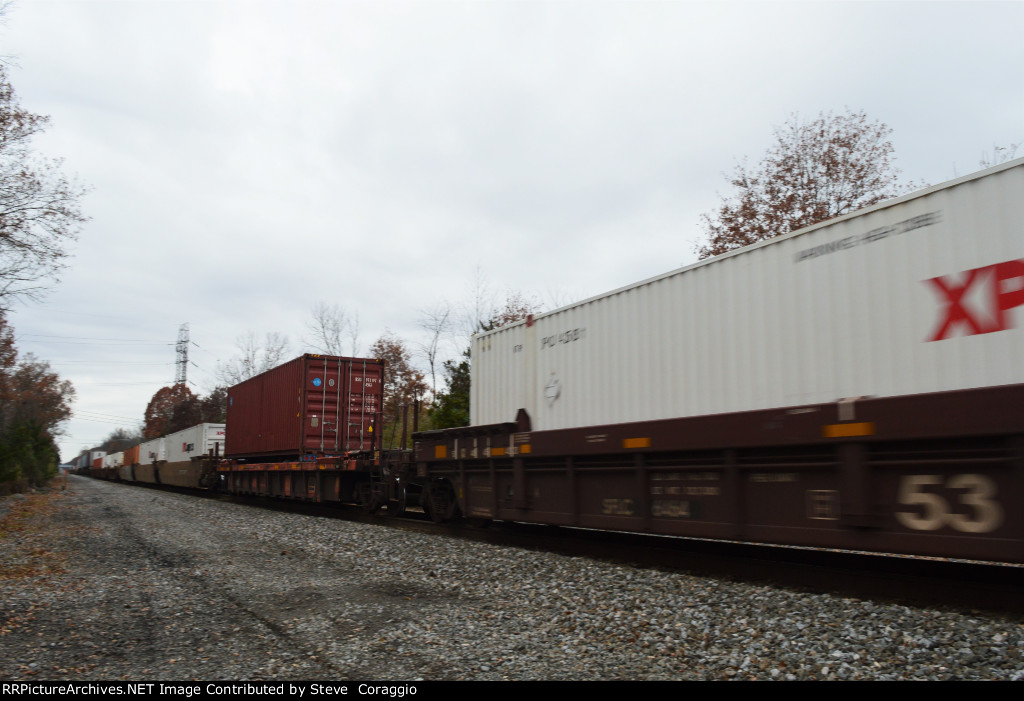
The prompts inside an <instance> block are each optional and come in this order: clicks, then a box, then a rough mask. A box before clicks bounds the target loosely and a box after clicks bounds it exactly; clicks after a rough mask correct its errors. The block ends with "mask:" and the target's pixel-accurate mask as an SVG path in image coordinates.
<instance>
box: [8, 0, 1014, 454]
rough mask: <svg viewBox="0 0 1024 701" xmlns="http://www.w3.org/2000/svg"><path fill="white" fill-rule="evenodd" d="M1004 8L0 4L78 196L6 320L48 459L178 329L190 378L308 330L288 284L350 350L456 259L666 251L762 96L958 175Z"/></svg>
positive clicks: (531, 270)
mask: <svg viewBox="0 0 1024 701" xmlns="http://www.w3.org/2000/svg"><path fill="white" fill-rule="evenodd" d="M1022 30H1024V3H1020V2H1000V3H982V2H970V3H966V2H965V3H931V2H913V3H890V2H875V3H867V2H845V3H839V2H835V3H826V2H815V3H802V2H789V3H785V2H783V3H777V2H714V3H699V2H655V3H645V2H593V1H588V2H582V1H580V2H468V3H464V2H388V1H387V0H370V1H367V2H341V1H333V2H296V1H295V0H289V1H288V2H253V1H251V0H247V1H245V2H203V1H198V0H197V1H194V2H170V1H167V2H155V1H149V2H147V1H144V0H133V1H132V2H127V1H125V2H99V1H96V0H78V1H63V2H57V1H47V0H31V1H30V0H21V1H20V2H18V3H17V4H15V5H14V6H13V7H12V8H10V9H9V10H8V12H7V16H6V24H5V25H4V26H3V27H0V54H2V55H5V56H9V57H13V61H14V63H15V65H14V66H13V67H12V68H11V69H10V71H9V74H10V78H11V80H12V83H13V85H14V87H15V89H16V91H17V93H18V95H19V98H20V100H21V103H22V105H23V106H24V107H26V108H28V109H30V110H32V111H34V112H37V113H42V114H48V115H50V116H51V118H52V122H51V125H50V127H49V129H48V131H47V133H46V134H44V135H43V136H42V137H40V138H38V139H37V141H36V147H37V150H38V151H41V152H42V153H44V154H46V155H48V156H51V157H62V158H64V159H65V163H64V170H65V172H67V173H69V174H75V175H76V176H77V177H78V179H79V180H80V182H82V183H83V184H87V185H89V186H90V187H91V188H92V191H91V193H90V194H89V195H88V197H87V198H86V199H85V201H84V208H85V210H86V213H87V214H88V216H89V217H91V220H90V221H89V222H88V223H87V224H86V225H85V227H84V228H83V230H82V232H81V236H80V238H79V240H78V242H77V244H75V245H74V250H73V253H74V255H73V258H72V260H71V261H70V268H69V269H68V270H67V271H66V272H65V274H64V275H63V276H62V280H61V282H60V284H59V285H57V286H55V287H54V288H53V290H52V291H51V292H50V293H49V294H48V295H47V296H46V298H45V300H44V301H43V302H42V303H32V304H21V305H19V306H18V307H17V308H16V310H15V311H14V313H13V314H11V316H10V321H11V322H12V324H13V325H14V327H15V330H16V332H17V338H18V346H19V348H20V349H21V350H22V351H31V352H33V353H35V354H36V355H38V356H39V357H40V358H42V359H45V360H48V361H50V362H51V364H52V365H53V367H54V368H55V369H56V370H57V371H59V372H60V373H61V375H62V376H63V377H65V378H67V379H70V380H71V381H72V382H73V383H74V385H75V387H76V389H77V392H78V398H77V401H76V403H75V410H76V416H75V418H74V419H73V420H72V421H70V422H69V423H68V424H67V435H66V436H65V437H64V438H63V440H61V443H60V445H61V451H62V457H63V458H65V459H68V458H70V457H71V456H72V455H73V454H74V453H76V452H78V451H79V450H80V449H83V448H86V447H91V446H93V445H95V444H96V443H98V442H100V441H101V440H102V439H103V438H104V437H106V436H107V435H108V434H109V433H110V431H112V430H113V429H115V428H117V427H118V426H123V427H126V428H131V427H134V426H136V425H138V423H139V422H140V421H141V419H142V415H143V412H144V410H145V407H146V404H147V402H148V401H149V399H150V398H151V397H152V395H153V393H154V392H155V391H156V390H157V389H159V388H160V387H161V386H164V385H167V384H170V383H171V382H172V381H173V379H174V373H175V366H174V361H175V351H174V342H175V340H176V338H177V334H178V328H179V326H180V325H181V324H182V323H186V322H187V323H189V324H190V329H191V338H192V341H193V342H194V344H196V345H193V346H192V350H191V352H190V360H191V361H192V362H193V363H194V364H193V365H191V366H190V368H189V381H190V383H191V384H192V386H193V389H194V390H195V391H197V392H201V393H205V392H208V391H209V390H210V389H212V387H213V386H214V371H215V369H216V365H217V362H218V360H221V361H224V360H227V359H229V358H230V357H231V356H233V355H235V354H236V353H237V350H236V348H235V343H236V339H237V338H238V337H239V336H242V335H244V334H246V333H247V332H249V331H252V332H255V333H256V334H257V335H259V336H262V335H263V334H264V333H266V332H268V331H276V332H280V333H282V334H286V335H287V336H288V337H289V338H290V339H291V351H292V353H291V354H292V355H298V354H299V353H301V352H303V351H305V350H308V347H307V346H305V345H304V344H303V343H302V338H303V336H304V335H308V334H306V333H305V331H304V326H305V323H306V321H307V319H308V318H309V316H310V309H311V307H312V306H313V305H314V304H315V303H316V302H318V301H323V302H327V303H329V304H338V305H339V306H340V307H342V308H343V309H345V310H346V311H348V312H349V313H350V314H356V313H357V314H358V316H359V320H360V339H359V340H360V343H361V350H362V351H363V352H365V351H366V350H367V349H368V347H369V346H370V344H371V343H372V342H373V341H374V340H375V339H376V338H377V337H378V336H380V334H381V333H383V332H384V330H385V329H390V330H391V331H393V332H395V333H396V334H398V335H400V336H402V337H404V338H405V339H407V341H408V342H409V344H410V345H411V346H413V345H415V344H417V343H418V342H421V341H422V340H423V336H424V333H423V332H422V331H421V330H420V329H419V327H418V325H417V323H418V321H419V320H420V319H421V318H422V316H423V315H422V313H421V310H423V309H424V308H427V307H431V306H434V305H436V304H438V303H440V302H442V301H443V300H448V301H450V302H452V303H453V304H466V303H468V302H469V300H470V299H471V297H472V289H473V286H474V279H475V278H476V275H477V273H476V271H477V270H479V274H480V278H481V279H482V280H484V281H486V283H487V285H488V286H489V288H490V289H491V290H492V291H493V292H494V294H495V295H496V296H497V297H498V298H499V299H500V298H501V297H503V296H504V295H505V294H506V293H507V292H508V291H510V290H518V291H522V292H523V293H525V294H527V295H533V296H535V297H536V298H537V299H539V300H540V301H542V302H544V303H545V304H546V305H547V306H548V307H549V308H550V307H551V306H553V305H558V304H565V303H568V302H570V301H573V300H575V299H581V298H584V297H588V296H592V295H595V294H599V293H601V292H604V291H607V290H612V289H614V288H617V287H621V286H623V285H626V284H630V283H632V282H636V281H639V280H642V279H645V278H648V277H651V276H653V275H657V274H660V273H663V272H667V271H668V270H671V269H673V268H676V267H679V266H681V265H686V264H690V263H692V262H694V261H695V260H696V256H695V254H694V246H695V243H696V241H697V240H698V238H699V235H700V226H699V218H700V215H701V214H702V213H704V212H708V211H710V210H711V209H713V208H714V207H715V205H716V203H717V202H718V196H719V194H726V193H728V192H729V188H728V185H727V182H726V180H725V177H724V174H725V173H727V172H729V171H731V170H732V168H733V166H734V164H735V163H736V162H737V161H739V160H741V159H743V158H744V157H747V158H749V159H750V161H752V162H756V161H757V160H758V159H759V158H760V156H761V155H762V154H763V153H764V151H765V150H766V149H767V148H768V146H769V145H770V142H771V137H772V129H773V125H779V124H781V123H782V122H784V121H785V120H786V119H787V117H788V116H789V115H790V114H791V113H799V114H801V115H805V116H807V117H813V116H815V115H817V113H818V112H821V111H825V112H828V111H835V112H841V111H843V110H844V109H846V108H849V109H853V110H864V111H866V112H867V114H868V115H869V116H870V117H872V118H874V119H877V120H880V121H882V122H884V123H886V124H888V125H889V126H890V127H892V129H893V135H892V141H893V143H894V145H895V148H896V156H897V161H896V162H897V165H898V167H899V168H900V169H901V170H902V171H903V177H904V178H905V179H906V180H908V181H916V182H923V183H929V184H937V183H939V182H942V181H944V180H948V179H951V178H953V177H956V176H958V175H964V174H966V173H969V172H971V171H974V170H977V169H978V164H979V160H980V159H981V158H982V157H983V155H985V154H986V153H987V154H989V155H991V153H992V150H993V147H994V146H996V145H1000V146H1005V145H1009V144H1011V143H1021V142H1024V31H1022ZM1022 152H1024V149H1022V151H1019V152H1018V155H1022ZM456 346H457V344H456V343H454V342H453V343H452V344H450V346H449V348H448V352H449V353H454V352H455V350H456Z"/></svg>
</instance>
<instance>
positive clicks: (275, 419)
mask: <svg viewBox="0 0 1024 701" xmlns="http://www.w3.org/2000/svg"><path fill="white" fill-rule="evenodd" d="M383 380H384V366H383V363H382V362H381V361H379V360H372V359H367V358H339V357H337V356H329V355H311V354H306V355H303V356H301V357H299V358H296V359H295V360H292V361H291V362H288V363H285V364H284V365H280V366H278V367H276V368H274V369H273V370H268V371H267V372H265V373H263V374H261V375H257V376H256V377H253V378H250V379H248V380H245V381H244V382H241V383H239V384H237V385H235V386H234V387H231V388H230V389H228V412H227V436H226V440H225V445H224V455H225V456H226V457H228V458H235V459H241V458H258V459H260V460H268V459H278V460H286V459H289V458H296V457H299V456H301V455H309V454H321V455H324V454H326V455H332V454H341V453H346V452H349V451H354V450H371V449H374V448H378V447H379V442H378V441H377V439H376V432H377V430H378V426H379V425H380V414H381V405H382V396H383Z"/></svg>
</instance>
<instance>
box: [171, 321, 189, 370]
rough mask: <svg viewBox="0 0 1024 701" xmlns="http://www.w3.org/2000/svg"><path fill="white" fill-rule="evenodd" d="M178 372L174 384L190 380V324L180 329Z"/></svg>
mask: <svg viewBox="0 0 1024 701" xmlns="http://www.w3.org/2000/svg"><path fill="white" fill-rule="evenodd" d="M176 347H177V349H178V362H177V365H178V372H177V374H176V375H175V376H174V384H176V385H183V384H185V383H186V382H187V381H188V377H187V375H188V324H182V325H181V328H180V329H178V345H177V346H176Z"/></svg>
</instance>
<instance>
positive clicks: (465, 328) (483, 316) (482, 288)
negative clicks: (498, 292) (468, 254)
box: [459, 265, 494, 346]
mask: <svg viewBox="0 0 1024 701" xmlns="http://www.w3.org/2000/svg"><path fill="white" fill-rule="evenodd" d="M492 309H494V290H493V289H491V286H490V283H488V282H487V278H485V277H484V274H483V271H482V270H481V269H480V266H479V265H478V266H476V268H475V269H474V270H473V279H472V280H471V281H470V283H469V301H468V302H467V303H466V304H465V305H463V307H462V313H461V315H460V317H461V318H460V319H459V332H460V335H462V336H463V337H464V338H465V345H467V346H468V345H469V342H470V339H471V338H472V337H473V334H475V333H477V332H479V331H480V330H481V329H482V328H483V326H484V324H485V323H486V322H487V319H488V315H489V314H490V312H491V310H492Z"/></svg>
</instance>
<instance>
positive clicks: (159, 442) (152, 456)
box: [139, 438, 167, 465]
mask: <svg viewBox="0 0 1024 701" xmlns="http://www.w3.org/2000/svg"><path fill="white" fill-rule="evenodd" d="M166 459H167V440H166V439H165V438H155V439H153V440H151V441H146V442H145V443H142V444H140V445H139V464H140V465H152V464H153V463H155V462H162V461H164V460H166Z"/></svg>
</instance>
